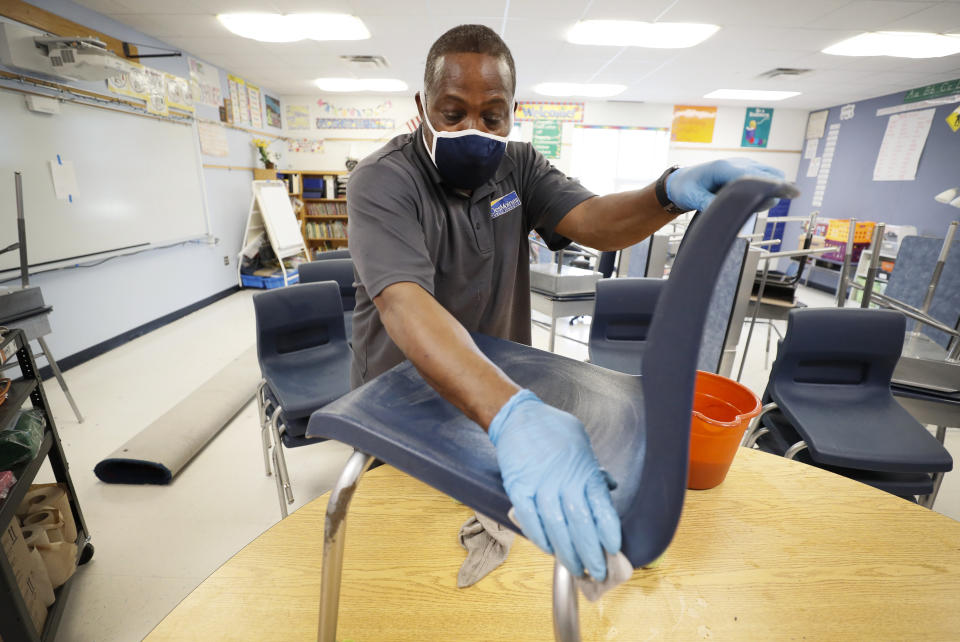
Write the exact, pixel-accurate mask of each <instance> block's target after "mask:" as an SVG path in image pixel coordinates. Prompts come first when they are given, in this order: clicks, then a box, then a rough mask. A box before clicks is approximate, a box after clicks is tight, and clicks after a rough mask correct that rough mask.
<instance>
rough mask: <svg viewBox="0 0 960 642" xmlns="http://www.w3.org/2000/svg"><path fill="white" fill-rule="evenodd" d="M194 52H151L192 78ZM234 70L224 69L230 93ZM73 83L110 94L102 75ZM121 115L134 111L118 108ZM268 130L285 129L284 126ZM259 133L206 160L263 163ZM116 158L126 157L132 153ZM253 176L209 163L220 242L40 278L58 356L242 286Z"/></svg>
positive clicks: (240, 135) (85, 20)
mask: <svg viewBox="0 0 960 642" xmlns="http://www.w3.org/2000/svg"><path fill="white" fill-rule="evenodd" d="M31 4H34V5H36V6H37V7H40V8H42V9H45V10H47V11H50V12H51V13H54V14H57V15H59V16H62V17H64V18H67V19H68V20H72V21H74V22H77V23H80V24H82V25H85V26H88V27H90V28H92V29H95V30H97V31H101V32H103V33H105V34H107V35H110V36H113V37H115V38H119V39H121V40H126V41H130V42H135V43H142V44H147V45H154V46H157V47H162V48H165V49H176V47H172V46H170V45H167V44H165V43H163V42H161V41H159V40H157V39H155V38H151V37H149V36H147V35H144V34H142V33H140V32H138V31H135V30H134V29H131V28H130V27H127V26H125V25H123V24H121V23H119V22H116V21H115V20H112V19H110V18H108V17H106V16H103V15H101V14H99V13H96V12H94V11H91V10H90V9H87V8H85V7H81V6H79V5H77V4H74V3H72V2H67V1H65V0H33V1H32V2H31ZM186 55H189V53H188V52H184V57H180V58H150V59H147V60H146V61H145V63H146V64H147V65H148V66H150V67H154V68H156V69H160V70H162V71H167V72H169V73H172V74H176V75H178V76H181V77H184V78H189V71H188V64H187V59H186V57H185V56H186ZM227 71H228V70H223V69H221V70H220V83H221V89H222V90H224V92H225V91H226V87H227V78H226V74H227ZM69 84H71V85H74V86H77V87H81V88H85V89H89V90H91V91H97V92H101V93H107V89H106V87H105V86H104V83H102V82H98V83H89V82H81V83H69ZM261 92H262V93H269V94H271V95H274V96H276V95H277V94H276V93H275V92H272V91H270V89H269V88H267V87H261ZM196 114H197V117H198V118H203V119H207V120H219V114H218V110H217V109H216V108H214V107H208V106H205V105H196ZM117 118H128V116H123V115H119V114H118V115H117ZM265 129H266V130H268V131H273V132H276V133H277V134H279V132H280V130H279V129H276V128H267V127H265ZM251 138H253V136H252V135H250V134H248V133H246V132H242V131H238V130H233V129H228V130H227V140H228V142H229V145H230V155H229V157H227V158H217V157H211V156H203V162H204V163H209V164H216V165H239V166H246V167H252V166H255V165H256V162H255V153H254V149H253V147H252V146H251V145H250V139H251ZM115 161H116V162H118V163H122V162H124V161H125V159H122V158H118V159H115ZM0 178H2V177H0ZM252 179H253V176H252V173H251V172H249V171H236V170H224V169H212V168H209V169H204V170H203V182H204V185H205V189H206V199H207V204H206V205H207V214H208V216H209V219H210V230H211V235H212V236H213V237H215V238H217V239H219V241H218V243H217V244H216V245H212V244H191V245H185V246H179V247H173V248H169V249H161V250H155V251H150V252H145V253H143V254H138V255H134V256H121V257H117V258H114V259H112V260H110V261H107V262H106V263H104V264H102V265H98V266H96V267H90V268H84V269H69V270H61V271H57V272H48V273H43V274H38V275H36V276H34V277H32V279H31V284H32V285H39V286H41V287H42V288H43V294H44V298H45V299H46V301H47V303H49V304H52V305H53V307H54V311H53V314H52V316H51V325H52V327H53V333H52V334H51V335H50V336H49V337H48V341H49V343H50V347H51V350H52V351H53V353H54V355H55V356H56V357H57V358H58V359H62V358H64V357H67V356H69V355H71V354H74V353H76V352H79V351H81V350H84V349H85V348H89V347H90V346H93V345H96V344H98V343H100V342H103V341H106V340H108V339H111V338H113V337H116V336H118V335H120V334H123V333H124V332H126V331H128V330H131V329H133V328H135V327H137V326H140V325H143V324H145V323H149V322H150V321H153V320H154V319H157V318H159V317H162V316H164V315H166V314H169V313H170V312H173V311H175V310H179V309H181V308H184V307H187V306H189V305H191V304H192V303H195V302H197V301H200V300H202V299H205V298H207V297H209V296H211V295H213V294H216V293H217V292H220V291H223V290H225V289H227V288H230V287H232V286H234V285H236V283H237V263H236V261H237V253H238V252H239V250H240V243H241V236H242V235H243V226H244V224H245V222H246V216H247V210H248V208H249V205H250V181H251V180H252ZM4 180H6V179H4ZM4 206H5V205H4ZM225 256H227V257H229V261H230V264H229V265H224V263H223V257H225ZM252 341H253V337H251V342H252Z"/></svg>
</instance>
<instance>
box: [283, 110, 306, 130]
mask: <svg viewBox="0 0 960 642" xmlns="http://www.w3.org/2000/svg"><path fill="white" fill-rule="evenodd" d="M287 129H310V107H309V106H308V105H287Z"/></svg>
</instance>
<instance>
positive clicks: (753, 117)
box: [740, 107, 773, 147]
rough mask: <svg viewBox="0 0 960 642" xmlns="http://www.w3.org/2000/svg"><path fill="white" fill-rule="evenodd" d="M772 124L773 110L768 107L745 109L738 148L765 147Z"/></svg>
mask: <svg viewBox="0 0 960 642" xmlns="http://www.w3.org/2000/svg"><path fill="white" fill-rule="evenodd" d="M772 122H773V109H771V108H768V107H747V114H746V116H745V117H744V119H743V137H742V138H741V139H740V147H766V146H767V142H769V140H770V123H772Z"/></svg>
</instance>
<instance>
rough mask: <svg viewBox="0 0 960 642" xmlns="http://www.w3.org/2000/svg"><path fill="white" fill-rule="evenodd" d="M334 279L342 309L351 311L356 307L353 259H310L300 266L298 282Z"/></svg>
mask: <svg viewBox="0 0 960 642" xmlns="http://www.w3.org/2000/svg"><path fill="white" fill-rule="evenodd" d="M320 281H336V282H337V287H339V288H340V298H341V300H342V305H343V311H344V312H352V311H353V309H354V307H356V303H357V300H356V295H357V287H356V285H355V283H356V275H355V274H354V269H353V261H352V260H350V259H349V258H346V259H327V260H325V261H311V262H310V263H304V264H302V265H301V266H300V283H318V282H320Z"/></svg>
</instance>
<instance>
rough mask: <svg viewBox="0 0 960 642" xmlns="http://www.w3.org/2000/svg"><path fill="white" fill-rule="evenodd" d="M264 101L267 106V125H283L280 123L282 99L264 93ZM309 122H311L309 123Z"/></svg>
mask: <svg viewBox="0 0 960 642" xmlns="http://www.w3.org/2000/svg"><path fill="white" fill-rule="evenodd" d="M263 103H264V105H266V108H267V125H269V126H270V127H277V128H279V127H281V126H282V125H281V124H280V100H279V99H277V98H274V97H273V96H268V95H267V94H264V95H263ZM308 124H309V123H308Z"/></svg>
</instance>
